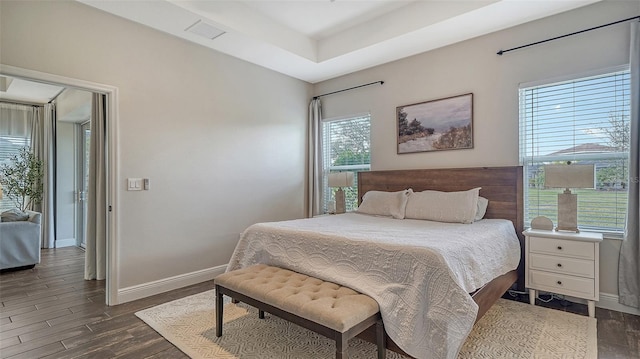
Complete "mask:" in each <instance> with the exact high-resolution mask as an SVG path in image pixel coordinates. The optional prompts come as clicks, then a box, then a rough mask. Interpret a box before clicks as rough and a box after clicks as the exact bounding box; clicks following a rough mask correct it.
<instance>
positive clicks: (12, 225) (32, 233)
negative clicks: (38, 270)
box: [0, 211, 41, 270]
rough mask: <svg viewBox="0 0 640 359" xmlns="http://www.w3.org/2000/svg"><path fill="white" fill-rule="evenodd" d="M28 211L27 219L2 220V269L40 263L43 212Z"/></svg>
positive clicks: (31, 265) (0, 257) (0, 235)
mask: <svg viewBox="0 0 640 359" xmlns="http://www.w3.org/2000/svg"><path fill="white" fill-rule="evenodd" d="M27 213H29V220H27V221H18V222H0V270H2V269H8V268H16V267H31V268H33V266H35V265H36V264H38V263H40V238H41V237H40V233H41V229H40V227H41V225H40V221H41V214H40V213H38V212H32V211H27Z"/></svg>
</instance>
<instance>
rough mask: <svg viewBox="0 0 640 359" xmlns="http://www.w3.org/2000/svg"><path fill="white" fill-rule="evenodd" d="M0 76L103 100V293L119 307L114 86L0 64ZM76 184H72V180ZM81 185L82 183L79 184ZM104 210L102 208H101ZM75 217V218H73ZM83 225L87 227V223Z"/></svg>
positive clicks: (111, 302)
mask: <svg viewBox="0 0 640 359" xmlns="http://www.w3.org/2000/svg"><path fill="white" fill-rule="evenodd" d="M0 76H7V77H13V78H19V79H23V80H27V81H34V82H38V83H43V84H50V85H57V86H61V87H65V88H72V89H78V90H83V91H88V92H92V93H99V94H102V95H103V98H104V121H105V123H104V137H102V138H104V147H103V149H104V154H105V157H104V160H105V163H104V179H105V180H104V183H105V184H106V186H105V187H104V190H103V191H102V193H103V194H104V196H105V197H106V202H105V203H104V206H101V209H102V213H103V215H100V216H99V217H100V218H101V220H103V221H104V224H105V226H104V228H105V229H104V232H102V233H103V234H104V237H105V242H106V250H105V251H104V252H105V253H106V265H105V267H106V268H105V276H106V278H105V291H106V298H105V301H106V304H107V305H115V304H119V298H118V291H117V275H115V269H116V264H117V250H116V248H117V231H116V228H117V223H116V222H117V217H116V216H114V211H113V209H114V208H115V207H116V205H117V198H118V197H117V193H116V189H117V181H116V178H117V162H116V161H117V158H116V143H117V138H116V136H117V131H116V128H117V103H118V93H117V89H116V88H115V87H113V86H108V85H103V84H98V83H93V82H88V81H84V80H78V79H74V78H69V77H64V76H58V75H54V74H48V73H43V72H38V71H33V70H27V69H22V68H18V67H14V66H8V65H0ZM74 182H75V181H74ZM78 182H81V181H78ZM102 207H104V208H102ZM76 218H77V216H76ZM82 222H83V225H85V226H86V223H84V221H82Z"/></svg>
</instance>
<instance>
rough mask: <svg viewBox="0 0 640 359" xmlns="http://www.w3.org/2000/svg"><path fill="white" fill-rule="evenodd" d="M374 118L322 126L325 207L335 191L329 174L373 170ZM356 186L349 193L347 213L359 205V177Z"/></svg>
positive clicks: (367, 116) (356, 118) (348, 119)
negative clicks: (372, 123) (371, 144)
mask: <svg viewBox="0 0 640 359" xmlns="http://www.w3.org/2000/svg"><path fill="white" fill-rule="evenodd" d="M370 137H371V118H370V116H369V115H363V116H357V117H351V118H344V119H339V120H325V121H323V123H322V162H323V169H324V171H323V179H322V184H323V205H322V208H323V210H324V212H325V213H326V212H327V210H328V208H327V204H328V203H329V201H332V200H333V189H332V188H330V187H329V184H328V175H329V173H334V172H354V173H357V172H361V171H369V170H370V169H371V148H370ZM354 177H355V183H354V186H353V187H350V188H343V190H344V191H345V199H346V210H347V211H351V210H354V209H356V208H357V206H358V190H357V188H358V184H357V181H358V176H357V174H356V175H355V176H354Z"/></svg>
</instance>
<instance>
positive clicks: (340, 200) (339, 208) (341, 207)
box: [336, 188, 346, 214]
mask: <svg viewBox="0 0 640 359" xmlns="http://www.w3.org/2000/svg"><path fill="white" fill-rule="evenodd" d="M345 212H346V205H345V200H344V191H343V190H342V188H338V190H337V191H336V214H341V213H345Z"/></svg>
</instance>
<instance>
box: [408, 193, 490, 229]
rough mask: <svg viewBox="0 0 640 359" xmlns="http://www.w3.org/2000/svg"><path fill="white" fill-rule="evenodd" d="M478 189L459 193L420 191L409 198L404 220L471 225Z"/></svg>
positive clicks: (476, 210)
mask: <svg viewBox="0 0 640 359" xmlns="http://www.w3.org/2000/svg"><path fill="white" fill-rule="evenodd" d="M479 192H480V187H478V188H474V189H470V190H468V191H460V192H440V191H422V192H415V193H412V194H411V196H409V200H408V201H407V208H406V211H405V218H410V219H426V220H429V221H437V222H449V223H473V221H474V220H475V218H476V213H477V212H478V193H479Z"/></svg>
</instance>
